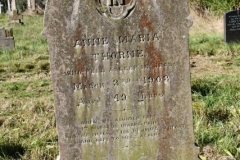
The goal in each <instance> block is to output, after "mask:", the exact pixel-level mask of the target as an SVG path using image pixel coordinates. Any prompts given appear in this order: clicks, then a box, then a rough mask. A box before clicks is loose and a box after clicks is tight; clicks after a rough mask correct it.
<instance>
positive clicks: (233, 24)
mask: <svg viewBox="0 0 240 160" xmlns="http://www.w3.org/2000/svg"><path fill="white" fill-rule="evenodd" d="M227 26H228V27H230V31H239V30H240V15H231V16H229V22H228V24H227Z"/></svg>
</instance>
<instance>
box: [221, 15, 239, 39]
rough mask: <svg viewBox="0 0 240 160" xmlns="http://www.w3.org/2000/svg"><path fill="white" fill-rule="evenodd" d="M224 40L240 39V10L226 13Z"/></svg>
mask: <svg viewBox="0 0 240 160" xmlns="http://www.w3.org/2000/svg"><path fill="white" fill-rule="evenodd" d="M224 41H225V42H239V41H240V11H239V10H234V11H229V12H226V13H225V14H224Z"/></svg>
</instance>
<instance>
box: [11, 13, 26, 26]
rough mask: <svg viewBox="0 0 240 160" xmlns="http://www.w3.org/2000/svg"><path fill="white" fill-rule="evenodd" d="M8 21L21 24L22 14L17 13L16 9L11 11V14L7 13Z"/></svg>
mask: <svg viewBox="0 0 240 160" xmlns="http://www.w3.org/2000/svg"><path fill="white" fill-rule="evenodd" d="M9 19H10V23H18V24H23V22H22V19H23V16H22V15H19V14H18V13H17V10H13V11H11V15H9Z"/></svg>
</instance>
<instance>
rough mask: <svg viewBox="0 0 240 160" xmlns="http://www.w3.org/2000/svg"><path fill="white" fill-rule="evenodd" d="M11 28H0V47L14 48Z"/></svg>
mask: <svg viewBox="0 0 240 160" xmlns="http://www.w3.org/2000/svg"><path fill="white" fill-rule="evenodd" d="M12 35H13V32H12V29H5V28H0V48H14V46H15V44H14V38H13V36H12Z"/></svg>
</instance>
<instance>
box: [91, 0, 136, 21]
mask: <svg viewBox="0 0 240 160" xmlns="http://www.w3.org/2000/svg"><path fill="white" fill-rule="evenodd" d="M95 2H96V9H97V11H98V12H99V13H100V15H103V16H105V17H106V18H110V19H112V20H120V19H124V18H127V17H128V16H130V15H131V14H132V13H133V11H134V9H135V6H136V0H130V2H129V3H127V1H126V0H95Z"/></svg>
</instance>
